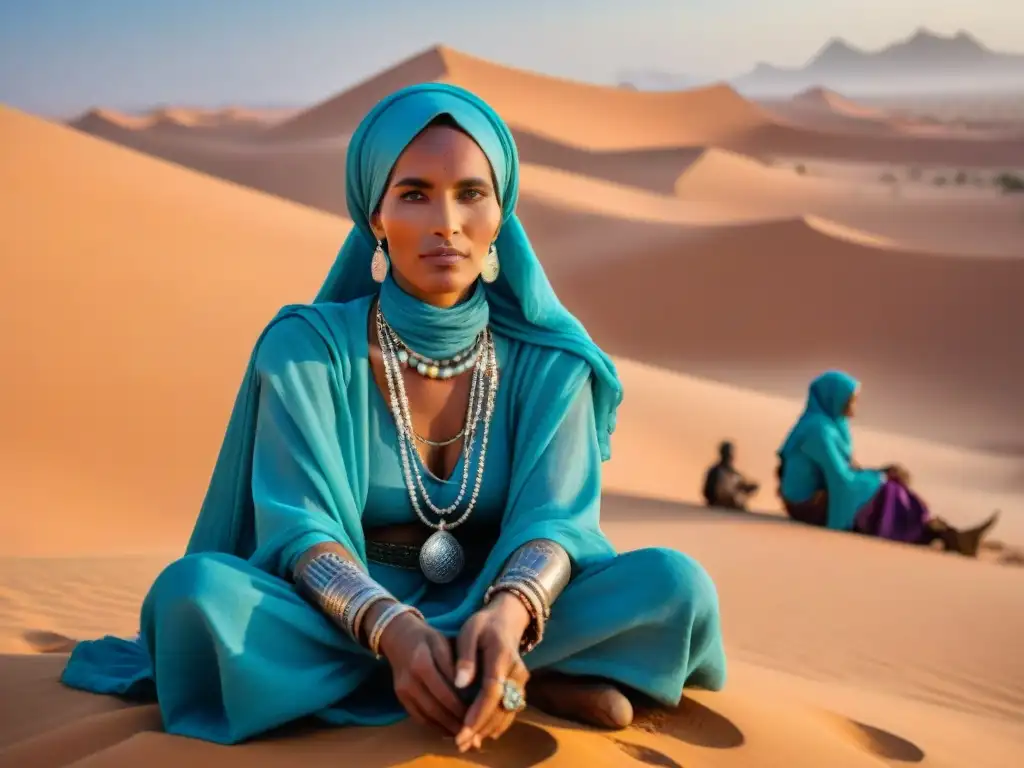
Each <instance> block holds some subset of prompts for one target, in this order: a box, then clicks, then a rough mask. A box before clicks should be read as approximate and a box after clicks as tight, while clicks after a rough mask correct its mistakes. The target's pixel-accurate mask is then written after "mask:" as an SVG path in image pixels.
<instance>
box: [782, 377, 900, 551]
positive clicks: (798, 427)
mask: <svg viewBox="0 0 1024 768" xmlns="http://www.w3.org/2000/svg"><path fill="white" fill-rule="evenodd" d="M857 387H858V382H857V380H856V379H855V378H853V377H852V376H850V375H849V374H847V373H843V372H842V371H827V372H825V373H823V374H822V375H821V376H818V377H817V378H816V379H814V381H813V382H811V386H810V388H809V391H808V395H807V405H806V407H805V408H804V411H803V413H802V414H801V415H800V418H799V419H798V420H797V423H796V424H795V425H794V426H793V428H792V430H790V433H789V434H788V435H787V436H786V440H785V442H783V444H782V447H781V448H780V449H779V457H780V458H781V459H782V462H783V471H782V478H781V489H780V490H781V493H782V497H783V498H784V499H787V500H788V501H790V502H794V503H797V504H799V503H801V502H805V501H809V500H810V499H811V498H812V497H813V496H814V494H816V493H817V492H818V491H828V519H827V523H828V527H829V528H833V529H836V530H843V531H849V530H852V529H853V521H854V518H855V517H856V516H857V512H858V511H859V510H860V508H861V507H863V506H864V505H865V504H867V503H868V502H869V501H871V499H873V498H874V497H875V494H876V493H878V490H879V489H880V488H881V487H882V483H883V482H884V481H885V476H884V475H883V473H882V472H879V471H878V470H875V469H858V468H856V467H854V466H853V465H852V462H853V438H852V436H851V434H850V424H849V419H847V417H846V416H845V412H846V406H847V403H849V402H850V398H851V397H853V395H854V393H855V392H856V391H857Z"/></svg>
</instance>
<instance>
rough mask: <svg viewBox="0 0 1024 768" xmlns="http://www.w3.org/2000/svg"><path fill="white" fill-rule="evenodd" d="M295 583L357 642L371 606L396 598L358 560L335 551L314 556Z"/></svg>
mask: <svg viewBox="0 0 1024 768" xmlns="http://www.w3.org/2000/svg"><path fill="white" fill-rule="evenodd" d="M296 582H297V585H298V586H299V588H300V590H301V591H302V592H303V593H304V594H305V595H306V596H307V597H308V598H309V599H310V600H312V601H313V602H314V603H316V604H317V605H318V606H320V608H321V610H323V612H324V613H325V614H326V615H327V616H328V617H329V618H330V619H331V620H332V621H333V622H334V623H335V624H337V625H338V626H339V627H341V629H342V630H344V632H345V633H346V634H347V635H348V636H349V637H350V638H352V639H353V640H354V641H355V642H357V643H359V642H360V637H361V634H360V633H361V630H362V620H363V618H364V617H365V615H366V612H367V610H368V609H369V608H370V606H371V605H374V604H375V603H378V602H380V601H381V600H394V598H393V597H392V596H391V594H390V593H389V592H388V591H387V590H386V589H384V588H383V587H382V586H381V585H380V584H378V583H377V582H376V581H374V580H373V579H371V578H370V575H369V574H368V573H366V572H365V571H364V570H363V569H362V568H360V567H359V566H358V565H357V564H356V563H354V562H352V561H351V560H346V559H345V558H344V557H342V556H341V555H339V554H338V553H336V552H322V553H320V554H319V555H317V556H316V557H314V558H313V559H312V560H310V561H309V562H308V563H306V565H305V566H304V567H303V568H302V570H301V571H300V572H299V574H298V579H296Z"/></svg>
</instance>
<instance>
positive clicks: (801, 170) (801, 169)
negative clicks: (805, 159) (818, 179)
mask: <svg viewBox="0 0 1024 768" xmlns="http://www.w3.org/2000/svg"><path fill="white" fill-rule="evenodd" d="M793 170H794V171H796V172H797V173H799V174H800V175H801V176H803V175H804V174H805V173H807V166H805V165H804V164H803V163H800V164H799V165H797V166H796V168H794V169H793Z"/></svg>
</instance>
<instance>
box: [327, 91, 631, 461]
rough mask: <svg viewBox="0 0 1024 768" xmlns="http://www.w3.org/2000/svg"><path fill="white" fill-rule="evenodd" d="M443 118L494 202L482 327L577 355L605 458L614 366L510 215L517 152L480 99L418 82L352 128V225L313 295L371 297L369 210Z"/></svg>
mask: <svg viewBox="0 0 1024 768" xmlns="http://www.w3.org/2000/svg"><path fill="white" fill-rule="evenodd" d="M442 115H448V116H449V117H451V119H452V120H454V121H455V123H456V124H457V125H459V127H461V128H462V129H463V130H464V131H466V133H468V134H469V135H470V136H471V137H472V138H473V139H474V140H475V141H476V143H477V144H478V145H479V146H480V148H481V149H482V150H483V152H484V154H485V155H486V156H487V159H488V160H489V161H490V164H491V168H492V169H493V171H494V177H495V179H496V180H497V184H498V196H499V200H500V201H501V206H502V225H501V229H500V231H499V234H498V239H497V242H496V243H495V247H496V248H497V250H498V257H499V259H500V261H501V271H500V273H499V275H498V279H497V280H496V281H495V282H494V283H491V284H489V285H487V286H486V294H487V301H488V303H489V304H490V318H491V319H490V322H491V327H492V328H493V329H494V330H495V331H497V332H498V333H501V334H504V335H505V336H508V337H510V338H513V339H516V340H518V341H523V342H526V343H529V344H536V345H540V346H546V347H554V348H556V349H561V350H564V351H566V352H570V353H572V354H575V355H577V356H578V357H581V358H583V359H584V360H585V361H586V362H587V363H588V364H589V365H590V367H591V368H592V369H593V372H594V411H595V416H596V421H597V430H598V441H599V442H600V445H601V455H602V458H603V459H604V460H606V461H607V460H608V458H610V456H611V435H612V433H613V432H614V431H615V417H616V412H617V409H618V406H619V403H621V401H622V385H621V383H620V382H619V378H618V374H617V373H616V370H615V364H614V363H613V362H612V360H611V358H610V357H608V355H606V354H605V353H604V352H603V351H602V350H601V349H600V348H599V347H598V346H597V345H596V344H595V343H594V342H593V341H592V340H591V338H590V336H589V334H588V333H587V331H586V329H585V328H584V327H583V325H582V324H581V323H580V322H579V321H578V320H577V319H576V318H575V317H574V316H573V315H572V314H571V313H570V312H569V311H568V310H567V309H566V308H565V307H564V306H562V303H561V302H560V301H559V300H558V297H557V296H556V295H555V292H554V290H553V289H552V287H551V284H550V283H549V282H548V278H547V275H545V274H544V269H543V267H542V266H541V264H540V261H539V260H538V259H537V254H536V253H535V252H534V250H533V246H532V245H531V244H530V239H529V237H527V235H526V230H525V229H524V228H523V225H522V223H521V222H520V221H519V217H518V216H517V215H516V212H515V208H516V203H517V202H518V200H519V152H518V150H517V149H516V144H515V141H514V139H513V138H512V132H511V131H510V130H509V128H508V126H507V125H506V124H505V122H504V121H503V120H502V119H501V117H499V116H498V114H497V112H495V111H494V110H493V109H492V108H491V107H490V106H489V105H488V104H487V103H486V102H484V101H483V100H482V99H480V98H479V97H478V96H476V95H474V94H473V93H471V92H470V91H467V90H465V89H464V88H459V87H458V86H455V85H449V84H446V83H424V84H420V85H413V86H410V87H408V88H403V89H401V90H399V91H396V92H394V93H392V94H391V95H390V96H388V97H386V98H385V99H383V100H382V101H380V102H379V103H378V104H377V105H376V106H375V107H374V108H373V109H371V110H370V112H369V114H367V115H366V117H365V118H364V119H363V121H362V122H361V123H360V124H359V126H358V127H357V128H356V131H355V133H354V134H353V136H352V140H351V142H350V143H349V147H348V155H347V160H346V162H347V165H346V179H345V194H346V199H347V201H348V210H349V215H350V216H351V217H352V221H353V222H354V223H355V226H354V227H353V228H352V230H351V232H349V235H348V237H347V238H346V240H345V242H344V244H343V245H342V247H341V250H340V251H339V253H338V257H337V259H336V260H335V262H334V266H333V268H332V269H331V271H330V274H328V276H327V279H326V280H325V281H324V284H323V287H322V288H321V289H320V292H319V293H318V294H317V296H316V301H317V302H324V301H328V302H346V301H350V300H351V299H355V298H358V297H360V296H368V295H370V294H373V293H376V292H377V290H378V288H379V286H377V284H376V283H374V282H373V278H372V277H371V276H370V260H371V258H372V257H373V251H374V249H375V248H376V245H377V239H376V237H375V236H374V234H373V230H372V229H371V228H370V216H371V215H372V213H373V211H374V209H375V208H376V207H377V204H378V203H379V202H380V199H381V196H382V195H383V194H384V187H385V185H386V184H387V181H388V177H389V176H390V174H391V169H392V168H393V167H394V165H395V163H396V162H397V161H398V158H399V156H400V155H401V154H402V152H403V151H404V150H405V148H406V147H407V146H408V145H409V143H410V142H411V141H412V140H413V139H414V138H415V137H416V136H417V135H418V134H419V133H420V131H422V130H423V129H424V128H426V127H427V125H429V124H430V123H431V122H432V121H433V120H435V119H436V118H438V117H440V116H442Z"/></svg>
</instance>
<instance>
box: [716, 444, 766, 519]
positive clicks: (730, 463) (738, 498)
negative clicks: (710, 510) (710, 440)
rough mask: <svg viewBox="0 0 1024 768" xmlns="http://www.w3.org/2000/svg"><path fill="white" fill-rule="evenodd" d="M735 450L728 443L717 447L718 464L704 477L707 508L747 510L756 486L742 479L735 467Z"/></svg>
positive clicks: (746, 479)
mask: <svg viewBox="0 0 1024 768" xmlns="http://www.w3.org/2000/svg"><path fill="white" fill-rule="evenodd" d="M735 460H736V450H735V448H734V446H733V444H732V443H730V442H729V441H725V442H723V443H722V444H721V445H719V446H718V462H717V463H716V464H713V465H712V466H711V467H710V468H709V469H708V471H707V474H705V475H704V501H706V502H707V504H708V506H709V507H725V508H726V509H743V510H745V509H746V508H747V501H748V500H749V499H750V497H751V496H753V495H754V494H755V493H757V489H758V487H759V486H758V484H757V483H754V482H751V481H750V480H749V479H748V478H746V477H744V476H743V475H742V474H741V473H740V472H739V471H738V470H737V469H736V466H735Z"/></svg>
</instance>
